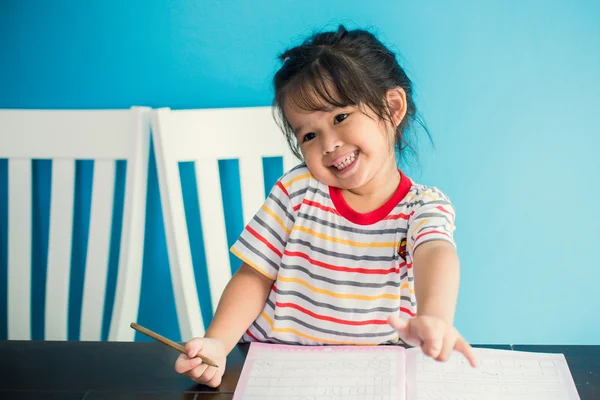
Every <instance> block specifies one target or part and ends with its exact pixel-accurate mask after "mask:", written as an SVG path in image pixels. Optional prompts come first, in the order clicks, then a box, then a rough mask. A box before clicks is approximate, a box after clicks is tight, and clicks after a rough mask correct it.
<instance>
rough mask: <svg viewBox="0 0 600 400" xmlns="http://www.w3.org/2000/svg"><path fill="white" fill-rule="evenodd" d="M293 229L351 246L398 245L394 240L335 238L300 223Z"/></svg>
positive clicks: (380, 246) (381, 246) (379, 246)
mask: <svg viewBox="0 0 600 400" xmlns="http://www.w3.org/2000/svg"><path fill="white" fill-rule="evenodd" d="M293 230H295V231H301V232H304V233H308V234H309V235H311V236H314V237H316V238H319V239H323V240H327V241H329V242H333V243H339V244H347V245H349V246H353V247H375V248H387V247H391V248H396V247H398V243H396V242H354V241H352V240H347V239H339V238H336V237H333V236H328V235H325V234H323V233H319V232H316V231H313V230H312V229H308V228H305V227H303V226H300V225H295V226H294V228H293Z"/></svg>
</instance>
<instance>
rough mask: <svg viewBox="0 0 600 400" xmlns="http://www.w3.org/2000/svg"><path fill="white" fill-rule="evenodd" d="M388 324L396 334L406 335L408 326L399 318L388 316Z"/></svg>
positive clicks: (406, 322)
mask: <svg viewBox="0 0 600 400" xmlns="http://www.w3.org/2000/svg"><path fill="white" fill-rule="evenodd" d="M388 323H389V324H390V325H391V326H392V328H394V329H395V330H396V331H397V332H398V333H404V334H406V335H408V333H409V326H408V325H409V324H408V321H406V320H404V319H402V318H400V317H399V316H397V315H390V316H389V317H388Z"/></svg>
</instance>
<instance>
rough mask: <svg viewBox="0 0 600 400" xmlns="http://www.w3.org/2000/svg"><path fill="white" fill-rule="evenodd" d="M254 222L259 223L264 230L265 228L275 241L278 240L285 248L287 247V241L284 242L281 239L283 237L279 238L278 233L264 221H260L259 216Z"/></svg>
mask: <svg viewBox="0 0 600 400" xmlns="http://www.w3.org/2000/svg"><path fill="white" fill-rule="evenodd" d="M254 221H255V222H257V223H258V224H259V225H260V226H262V227H263V228H265V229H266V230H267V231H268V232H269V233H270V234H271V236H273V237H274V238H275V239H277V241H278V242H279V243H281V245H282V246H283V247H285V240H283V239H282V238H281V236H279V235H278V234H277V232H275V231H274V230H273V228H271V227H270V226H269V225H268V224H267V223H266V222H265V221H263V220H262V219H260V217H259V216H258V215H257V216H256V217H254Z"/></svg>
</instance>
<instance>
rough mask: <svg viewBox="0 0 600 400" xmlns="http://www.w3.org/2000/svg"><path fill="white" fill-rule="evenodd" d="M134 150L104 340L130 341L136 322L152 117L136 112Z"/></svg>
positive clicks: (130, 163) (140, 283)
mask: <svg viewBox="0 0 600 400" xmlns="http://www.w3.org/2000/svg"><path fill="white" fill-rule="evenodd" d="M135 115H136V118H135V121H134V127H133V133H134V135H133V136H134V145H135V146H134V148H135V152H133V154H132V156H131V158H130V159H129V160H128V161H127V177H126V181H127V185H126V186H125V206H124V209H123V225H122V229H121V247H120V252H119V271H118V274H117V285H116V292H115V300H114V307H113V312H112V316H111V323H110V330H109V334H108V340H113V341H116V340H118V341H132V340H134V339H135V332H134V331H133V329H131V328H130V326H129V325H130V323H131V322H132V321H135V320H136V319H137V315H138V309H139V304H140V293H141V288H142V265H143V260H144V233H145V232H144V231H145V221H146V186H147V183H148V156H149V151H150V135H149V127H150V120H151V118H152V114H151V113H149V112H147V110H144V109H137V110H136V114H135Z"/></svg>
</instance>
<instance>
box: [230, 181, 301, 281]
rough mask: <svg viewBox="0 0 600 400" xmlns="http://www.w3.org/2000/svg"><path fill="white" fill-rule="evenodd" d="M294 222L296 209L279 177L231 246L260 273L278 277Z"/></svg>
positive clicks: (234, 251) (273, 277) (239, 256)
mask: <svg viewBox="0 0 600 400" xmlns="http://www.w3.org/2000/svg"><path fill="white" fill-rule="evenodd" d="M294 221H295V211H294V208H293V206H292V203H291V201H290V197H289V194H288V191H287V189H286V187H285V186H284V185H283V184H282V182H281V180H280V181H278V182H277V183H276V184H275V185H274V186H273V188H272V189H271V192H270V193H269V196H268V197H267V199H266V200H265V203H264V204H263V206H262V207H261V208H260V209H259V210H258V212H257V213H256V214H255V215H254V217H253V218H252V220H251V221H250V222H249V223H248V225H246V227H245V228H244V230H243V231H242V233H241V235H240V237H239V238H238V240H237V241H236V242H235V243H234V244H233V246H231V252H232V253H233V254H235V255H236V256H237V257H238V258H239V259H241V260H242V261H244V262H245V263H247V264H248V265H250V266H251V267H253V268H254V269H256V270H257V271H258V272H260V273H262V274H263V275H265V276H267V277H269V278H271V279H273V280H275V278H276V277H277V272H278V271H279V265H280V263H281V257H282V254H283V251H284V249H285V245H286V243H287V240H288V238H289V235H290V232H291V230H292V227H293V226H294Z"/></svg>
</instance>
